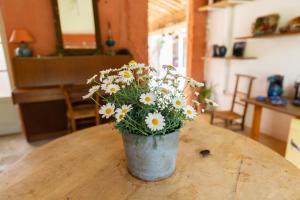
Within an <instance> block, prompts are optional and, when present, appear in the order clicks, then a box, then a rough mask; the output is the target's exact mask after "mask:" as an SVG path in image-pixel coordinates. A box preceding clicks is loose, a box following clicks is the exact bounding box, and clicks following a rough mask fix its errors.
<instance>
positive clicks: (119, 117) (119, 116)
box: [115, 109, 126, 123]
mask: <svg viewBox="0 0 300 200" xmlns="http://www.w3.org/2000/svg"><path fill="white" fill-rule="evenodd" d="M125 115H126V114H125V113H123V112H122V111H121V109H120V110H118V109H117V111H116V115H115V117H116V120H117V123H119V122H120V121H122V120H123V119H124V118H125Z"/></svg>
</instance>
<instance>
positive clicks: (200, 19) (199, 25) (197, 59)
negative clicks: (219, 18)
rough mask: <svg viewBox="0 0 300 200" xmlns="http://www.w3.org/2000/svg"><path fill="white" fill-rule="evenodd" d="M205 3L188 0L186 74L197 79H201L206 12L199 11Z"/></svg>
mask: <svg viewBox="0 0 300 200" xmlns="http://www.w3.org/2000/svg"><path fill="white" fill-rule="evenodd" d="M205 5H207V0H189V10H188V11H189V12H188V15H189V16H188V44H187V46H188V50H187V75H188V76H190V77H192V78H194V79H195V80H197V81H203V76H204V73H203V72H204V61H203V60H202V59H201V57H203V56H205V51H206V28H205V27H206V15H207V14H206V13H205V12H199V11H198V9H199V7H201V6H205Z"/></svg>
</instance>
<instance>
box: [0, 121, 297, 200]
mask: <svg viewBox="0 0 300 200" xmlns="http://www.w3.org/2000/svg"><path fill="white" fill-rule="evenodd" d="M203 149H209V150H210V151H211V153H212V155H211V156H209V157H207V158H202V157H201V156H200V155H199V151H200V150H203ZM0 199H1V200H19V199H22V200H27V199H31V200H32V199H36V200H49V199H51V200H52V199H53V200H61V199H64V200H94V199H96V200H98V199H99V200H102V199H103V200H110V199H112V200H116V199H117V200H120V199H137V200H141V199H147V200H149V199H155V200H157V199H178V200H189V199H203V200H215V199H216V200H227V199H228V200H229V199H230V200H233V199H245V200H299V199H300V170H298V169H297V168H296V167H294V166H293V165H292V164H290V163H289V162H288V161H286V160H285V159H284V158H282V157H281V156H280V155H279V154H277V153H275V152H273V151H272V150H270V149H268V148H267V147H265V146H263V145H261V144H259V143H257V142H255V141H254V140H251V139H249V138H247V137H244V136H241V135H239V134H237V133H233V132H231V131H228V130H225V129H222V128H217V127H213V126H210V125H208V124H204V123H199V122H197V121H193V122H189V123H187V124H186V126H185V127H184V128H183V129H182V130H181V136H180V145H179V152H178V160H177V168H176V171H175V173H174V174H173V175H172V177H170V178H168V179H165V180H163V181H158V182H143V181H140V180H138V179H136V178H134V177H132V176H131V175H129V174H128V172H127V170H126V161H125V158H124V152H123V146H122V140H121V136H120V135H119V134H117V131H116V130H115V129H114V128H113V126H112V124H106V125H102V126H97V127H93V128H89V129H86V130H82V131H79V132H76V133H73V134H70V135H68V136H65V137H62V138H60V139H57V140H55V141H53V142H50V143H49V144H47V145H45V146H42V147H40V148H38V149H36V150H35V151H33V152H32V153H30V154H29V155H27V156H25V157H24V158H23V159H21V160H19V161H18V162H17V163H16V164H15V165H13V166H12V167H10V168H9V169H8V170H6V171H4V172H3V173H2V174H0Z"/></svg>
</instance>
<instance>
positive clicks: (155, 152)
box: [83, 61, 203, 181]
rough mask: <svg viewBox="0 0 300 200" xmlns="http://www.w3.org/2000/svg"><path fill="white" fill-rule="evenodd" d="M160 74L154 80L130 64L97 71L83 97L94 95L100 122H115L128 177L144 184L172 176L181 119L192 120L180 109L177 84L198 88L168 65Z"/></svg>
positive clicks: (149, 71)
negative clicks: (142, 181)
mask: <svg viewBox="0 0 300 200" xmlns="http://www.w3.org/2000/svg"><path fill="white" fill-rule="evenodd" d="M164 69H165V71H166V73H165V74H164V76H163V77H162V78H158V77H156V76H155V72H156V71H155V69H154V68H152V67H149V66H145V65H144V64H138V63H136V62H135V61H131V62H130V63H129V64H128V65H124V66H123V67H121V68H117V69H108V70H103V71H100V75H99V77H98V75H94V76H93V77H92V78H90V79H89V80H88V81H87V83H88V84H91V85H92V87H91V88H90V90H89V93H88V94H87V95H85V96H84V97H83V98H91V99H93V100H94V97H95V95H99V96H100V97H101V98H102V99H103V100H104V102H105V104H104V105H102V106H101V107H100V110H99V113H100V115H101V116H102V117H103V118H110V117H113V118H114V119H115V121H116V123H115V127H116V128H117V129H118V130H119V132H120V133H121V134H122V138H123V144H124V149H125V154H126V157H127V165H128V170H129V172H130V173H131V174H132V175H133V176H135V177H138V178H140V179H142V180H147V181H152V180H160V179H163V178H166V177H169V176H170V175H171V174H172V173H173V172H174V170H175V166H176V153H177V147H178V134H179V129H180V128H181V127H182V125H183V122H184V121H185V120H191V119H193V118H194V117H195V116H196V111H195V110H194V108H193V107H192V106H190V105H186V98H185V95H184V90H185V89H179V88H180V87H179V84H180V82H181V81H184V82H185V83H186V84H185V88H187V87H194V88H201V87H203V84H202V83H200V82H197V81H195V80H193V79H191V78H187V77H185V76H182V75H180V74H176V73H175V68H174V67H173V66H164ZM97 77H98V78H97ZM103 94H106V95H105V96H104V95H103ZM95 102H96V101H95ZM96 103H97V102H96ZM99 106H100V105H99Z"/></svg>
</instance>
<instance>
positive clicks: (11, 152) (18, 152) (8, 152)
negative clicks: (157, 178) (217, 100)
mask: <svg viewBox="0 0 300 200" xmlns="http://www.w3.org/2000/svg"><path fill="white" fill-rule="evenodd" d="M197 120H199V121H200V122H207V121H208V120H209V116H208V115H202V116H201V117H200V118H198V119H197ZM249 132H250V130H249V129H246V130H245V131H244V132H239V133H237V134H243V135H246V136H249ZM47 142H49V141H40V142H35V143H31V144H29V143H28V142H27V141H26V140H25V138H24V136H23V135H21V134H14V135H9V136H0V173H1V172H2V171H3V170H4V169H5V168H7V167H8V166H10V165H11V164H13V163H14V162H16V161H17V160H18V159H20V158H21V157H22V156H24V155H25V154H27V153H29V152H30V151H32V150H33V149H35V148H38V147H39V146H41V145H43V144H46V143H47ZM260 142H261V143H263V144H265V145H266V146H268V147H270V148H271V149H273V150H274V151H276V152H278V153H279V154H281V155H284V152H285V146H286V144H285V142H282V141H279V140H276V139H274V138H271V137H269V136H266V135H261V139H260Z"/></svg>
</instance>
